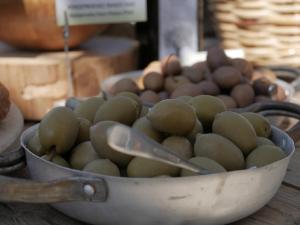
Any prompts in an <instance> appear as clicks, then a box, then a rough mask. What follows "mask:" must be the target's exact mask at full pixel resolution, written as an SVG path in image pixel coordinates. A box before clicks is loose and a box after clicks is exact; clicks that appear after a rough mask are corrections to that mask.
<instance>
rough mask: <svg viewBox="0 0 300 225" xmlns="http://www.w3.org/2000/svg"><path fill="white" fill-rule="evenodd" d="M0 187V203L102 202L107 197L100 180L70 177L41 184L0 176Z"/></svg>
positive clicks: (102, 182) (104, 184) (103, 182)
mask: <svg viewBox="0 0 300 225" xmlns="http://www.w3.org/2000/svg"><path fill="white" fill-rule="evenodd" d="M0 187H1V188H0V202H1V201H2V202H24V203H59V202H73V201H90V202H104V201H106V199H107V197H108V189H107V185H106V182H105V180H104V179H102V178H82V177H72V178H64V179H62V180H54V181H47V182H43V181H31V180H25V179H17V178H10V177H5V176H0Z"/></svg>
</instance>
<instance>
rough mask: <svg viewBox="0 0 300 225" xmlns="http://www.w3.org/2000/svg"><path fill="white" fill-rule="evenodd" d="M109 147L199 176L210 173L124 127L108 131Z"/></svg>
mask: <svg viewBox="0 0 300 225" xmlns="http://www.w3.org/2000/svg"><path fill="white" fill-rule="evenodd" d="M107 136H108V145H109V146H110V147H112V148H113V149H115V150H116V151H118V152H122V153H125V154H128V155H133V156H139V157H143V158H147V159H154V160H157V161H161V162H164V163H167V164H170V165H172V166H177V167H181V168H183V169H187V170H190V171H193V172H196V173H199V174H209V173H210V172H209V171H208V170H206V169H204V168H201V167H200V166H198V165H195V164H193V163H191V162H189V161H187V160H185V159H182V158H181V157H180V156H178V155H176V154H174V153H173V152H171V151H169V150H168V149H167V148H165V147H164V146H162V145H161V144H159V143H157V142H155V141H154V140H152V139H150V138H149V137H147V136H146V135H144V134H142V133H141V132H138V131H136V130H134V129H132V128H130V127H127V126H124V125H115V126H113V127H111V128H110V129H109V130H108V134H107Z"/></svg>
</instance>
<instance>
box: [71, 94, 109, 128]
mask: <svg viewBox="0 0 300 225" xmlns="http://www.w3.org/2000/svg"><path fill="white" fill-rule="evenodd" d="M103 103H104V99H103V98H102V97H91V98H88V99H86V100H84V101H82V102H81V103H80V104H79V105H78V106H77V107H76V109H75V110H74V112H75V114H76V115H77V116H78V117H82V118H85V119H87V120H89V121H90V122H91V123H93V122H94V118H95V114H96V112H97V110H98V109H99V107H100V106H101V105H102V104H103Z"/></svg>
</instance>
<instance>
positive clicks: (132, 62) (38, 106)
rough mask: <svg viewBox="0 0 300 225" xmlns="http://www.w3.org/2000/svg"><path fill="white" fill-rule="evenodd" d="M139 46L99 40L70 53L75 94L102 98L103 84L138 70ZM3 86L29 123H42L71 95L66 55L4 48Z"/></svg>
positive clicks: (0, 63)
mask: <svg viewBox="0 0 300 225" xmlns="http://www.w3.org/2000/svg"><path fill="white" fill-rule="evenodd" d="M137 50H138V43H137V42H136V41H134V40H130V39H126V38H112V37H99V38H96V39H92V40H90V41H88V42H86V43H85V44H83V45H82V46H81V47H80V48H78V49H75V50H72V51H70V54H69V56H70V60H71V67H72V78H73V86H74V93H75V96H77V97H86V96H94V95H98V94H99V92H100V91H101V90H100V82H101V81H102V80H103V79H105V78H107V77H108V76H111V75H113V74H117V73H121V72H126V71H131V70H134V69H136V66H137V56H138V54H137V52H138V51H137ZM0 82H2V83H3V84H4V85H5V86H6V87H7V88H8V89H9V91H10V95H11V98H12V100H13V101H14V102H15V103H16V104H17V105H18V106H19V108H20V109H21V111H22V113H23V115H24V117H25V119H28V120H39V119H41V118H42V117H43V116H44V114H45V113H46V112H47V111H48V110H49V109H51V108H52V107H53V106H55V105H60V104H62V102H63V101H64V100H65V99H66V97H67V94H68V89H67V88H68V85H67V70H66V64H65V54H64V52H28V51H20V50H16V49H13V48H11V47H8V46H6V45H0Z"/></svg>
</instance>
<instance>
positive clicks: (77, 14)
mask: <svg viewBox="0 0 300 225" xmlns="http://www.w3.org/2000/svg"><path fill="white" fill-rule="evenodd" d="M65 12H66V13H67V16H68V23H69V25H81V24H101V23H106V24H107V23H120V22H137V21H145V20H146V19H147V13H146V0H56V18H57V24H58V25H59V26H63V25H64V24H65V16H64V13H65Z"/></svg>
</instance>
